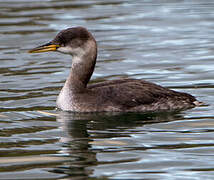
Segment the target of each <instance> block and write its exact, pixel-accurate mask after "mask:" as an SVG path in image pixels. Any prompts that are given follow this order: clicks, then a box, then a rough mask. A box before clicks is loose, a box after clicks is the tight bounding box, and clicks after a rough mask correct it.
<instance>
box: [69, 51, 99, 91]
mask: <svg viewBox="0 0 214 180" xmlns="http://www.w3.org/2000/svg"><path fill="white" fill-rule="evenodd" d="M96 58H97V49H96V48H92V49H91V50H89V51H86V52H85V53H84V54H83V55H81V56H75V55H74V56H73V58H72V66H71V71H70V74H69V77H68V78H67V80H66V83H65V86H68V88H69V90H71V91H72V92H83V91H84V90H85V89H86V87H87V84H88V82H89V80H90V78H91V76H92V74H93V71H94V67H95V64H96Z"/></svg>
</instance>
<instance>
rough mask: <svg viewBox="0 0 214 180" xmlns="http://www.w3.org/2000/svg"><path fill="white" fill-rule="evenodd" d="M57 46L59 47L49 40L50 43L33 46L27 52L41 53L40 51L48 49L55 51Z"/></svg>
mask: <svg viewBox="0 0 214 180" xmlns="http://www.w3.org/2000/svg"><path fill="white" fill-rule="evenodd" d="M59 47H60V45H58V44H52V43H51V42H50V43H47V44H44V45H42V46H39V47H36V48H33V49H31V50H29V51H28V52H29V53H41V52H48V51H56V50H57V48H59Z"/></svg>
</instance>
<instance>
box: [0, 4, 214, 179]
mask: <svg viewBox="0 0 214 180" xmlns="http://www.w3.org/2000/svg"><path fill="white" fill-rule="evenodd" d="M71 26H84V27H87V28H88V29H89V30H90V31H91V32H92V33H93V34H94V36H95V37H96V39H97V42H98V46H99V56H98V62H97V65H96V70H95V73H94V74H93V77H92V80H93V81H104V80H110V79H115V78H122V77H132V78H144V79H147V80H149V81H152V82H155V83H158V84H160V85H163V86H167V87H170V88H173V89H175V90H178V91H183V92H188V93H191V94H193V95H194V96H196V97H197V98H198V99H199V100H200V101H203V102H205V103H206V104H207V105H206V106H203V107H197V108H194V109H191V110H187V111H184V112H180V113H174V114H173V113H171V114H170V113H168V114H140V113H139V114H111V113H109V114H71V113H70V114H69V113H63V112H56V111H55V110H54V108H55V100H56V96H57V94H58V93H59V90H60V88H61V87H62V85H63V83H64V81H65V78H66V76H67V75H68V73H69V68H70V65H71V57H69V56H67V55H61V54H57V53H43V54H28V53H27V50H29V49H30V48H33V47H35V46H37V45H40V44H43V43H46V42H48V41H49V40H51V39H52V38H53V37H54V36H55V35H56V33H57V32H58V31H60V30H62V29H64V28H67V27H71ZM213 49H214V1H212V0H203V1H202V0H192V1H191V0H174V1H171V0H123V1H122V0H108V1H106V0H89V1H81V0H79V1H78V0H76V1H75V0H73V1H69V0H40V1H33V0H6V1H3V0H1V1H0V179H2V180H5V179H22V180H24V179H51V180H52V179H75V180H76V179H77V180H79V179H93V180H94V179H147V180H155V179H176V180H177V179H178V180H179V179H181V180H183V179H191V180H199V179H214V133H213V132H214V115H213V114H214V110H213V107H214V105H213V101H214V96H213V95H214V93H213V87H214V80H213V77H214V61H213V60H214V51H213ZM44 112H48V113H44Z"/></svg>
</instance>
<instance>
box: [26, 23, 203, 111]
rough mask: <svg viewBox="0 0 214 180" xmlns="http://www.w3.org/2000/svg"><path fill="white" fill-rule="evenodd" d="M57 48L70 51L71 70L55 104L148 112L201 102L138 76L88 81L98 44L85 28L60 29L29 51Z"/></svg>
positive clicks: (71, 108)
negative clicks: (136, 77) (49, 38)
mask: <svg viewBox="0 0 214 180" xmlns="http://www.w3.org/2000/svg"><path fill="white" fill-rule="evenodd" d="M46 51H59V52H62V53H68V54H71V55H72V57H73V58H72V65H71V72H70V75H69V77H68V78H67V80H66V82H65V85H64V87H63V88H62V90H61V92H60V94H59V96H58V98H57V107H58V108H60V109H62V110H66V111H76V112H101V111H124V112H136V111H141V112H147V111H173V110H183V109H187V108H192V107H194V106H196V105H199V104H200V103H199V102H198V101H197V100H196V99H195V97H193V96H192V95H190V94H187V93H181V92H176V91H173V90H170V89H168V88H165V87H161V86H159V85H156V84H154V83H150V82H147V81H144V80H137V79H119V80H112V81H105V82H101V83H96V84H91V85H87V84H88V82H89V80H90V78H91V75H92V73H93V71H94V67H95V63H96V57H97V45H96V41H95V39H94V38H93V36H92V35H91V33H89V32H88V31H87V30H86V29H85V28H83V27H76V28H68V29H66V30H63V31H61V32H60V33H59V34H58V35H57V36H56V37H55V39H54V40H52V41H51V42H50V43H48V44H45V45H43V46H39V47H38V48H35V49H32V50H31V51H30V52H33V53H34V52H46Z"/></svg>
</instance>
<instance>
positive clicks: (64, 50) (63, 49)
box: [57, 46, 72, 54]
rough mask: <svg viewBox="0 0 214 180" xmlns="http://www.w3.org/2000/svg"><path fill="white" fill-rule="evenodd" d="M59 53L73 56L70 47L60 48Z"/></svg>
mask: <svg viewBox="0 0 214 180" xmlns="http://www.w3.org/2000/svg"><path fill="white" fill-rule="evenodd" d="M57 51H59V52H61V53H65V54H72V49H71V48H70V47H68V46H66V47H59V48H58V49H57Z"/></svg>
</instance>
